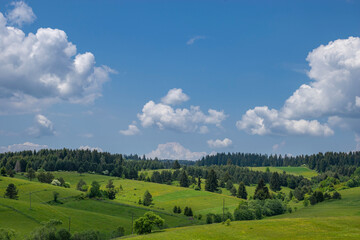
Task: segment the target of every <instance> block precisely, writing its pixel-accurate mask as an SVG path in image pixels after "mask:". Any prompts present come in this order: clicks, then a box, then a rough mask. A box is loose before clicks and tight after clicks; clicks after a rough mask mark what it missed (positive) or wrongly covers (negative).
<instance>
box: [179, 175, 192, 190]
mask: <svg viewBox="0 0 360 240" xmlns="http://www.w3.org/2000/svg"><path fill="white" fill-rule="evenodd" d="M189 185H190V182H189V178H188V175H187V174H186V171H182V172H181V175H180V187H189Z"/></svg>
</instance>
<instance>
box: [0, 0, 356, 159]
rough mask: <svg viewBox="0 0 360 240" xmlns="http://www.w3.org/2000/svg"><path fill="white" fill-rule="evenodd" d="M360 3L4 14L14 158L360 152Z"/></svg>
mask: <svg viewBox="0 0 360 240" xmlns="http://www.w3.org/2000/svg"><path fill="white" fill-rule="evenodd" d="M359 12H360V1H357V0H349V1H345V0H336V1H329V0H327V1H230V0H229V1H115V0H105V1H100V0H99V1H97V0H93V1H85V0H78V1H70V0H68V1H63V0H61V1H60V0H52V1H47V0H36V1H31V0H27V1H6V0H2V1H0V152H7V151H20V150H28V149H36V150H38V149H41V148H53V149H59V148H64V147H66V148H71V149H79V148H80V149H96V150H98V151H107V152H111V153H123V154H131V153H133V154H135V153H136V154H139V155H143V154H145V155H146V156H147V157H149V158H155V157H158V158H160V159H187V160H196V159H199V158H201V157H202V156H204V155H206V154H214V153H216V152H246V153H263V154H282V155H284V154H288V155H293V156H295V155H299V154H313V153H318V152H326V151H336V152H339V151H341V152H349V151H356V150H360V14H359Z"/></svg>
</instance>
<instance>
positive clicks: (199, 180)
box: [197, 176, 201, 189]
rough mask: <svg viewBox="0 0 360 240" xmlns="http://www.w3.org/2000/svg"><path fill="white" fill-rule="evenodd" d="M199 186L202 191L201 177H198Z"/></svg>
mask: <svg viewBox="0 0 360 240" xmlns="http://www.w3.org/2000/svg"><path fill="white" fill-rule="evenodd" d="M197 186H198V188H199V189H201V178H200V176H199V177H198V180H197Z"/></svg>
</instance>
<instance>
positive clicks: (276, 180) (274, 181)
mask: <svg viewBox="0 0 360 240" xmlns="http://www.w3.org/2000/svg"><path fill="white" fill-rule="evenodd" d="M270 189H271V190H273V191H275V192H277V191H280V190H281V180H280V175H279V174H278V173H277V172H274V173H273V174H272V175H271V178H270Z"/></svg>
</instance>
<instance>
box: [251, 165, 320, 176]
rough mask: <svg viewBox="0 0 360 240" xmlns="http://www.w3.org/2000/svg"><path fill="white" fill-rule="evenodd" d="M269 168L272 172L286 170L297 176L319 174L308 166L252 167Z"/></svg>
mask: <svg viewBox="0 0 360 240" xmlns="http://www.w3.org/2000/svg"><path fill="white" fill-rule="evenodd" d="M267 168H269V170H270V172H278V173H282V172H283V171H285V172H286V173H288V174H293V175H296V176H300V175H301V176H304V177H306V178H312V177H315V176H317V175H318V173H317V172H316V171H314V170H311V169H309V168H307V167H250V169H251V170H254V171H262V172H265V171H266V169H267Z"/></svg>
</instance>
